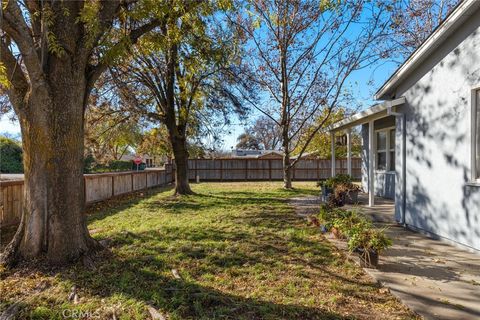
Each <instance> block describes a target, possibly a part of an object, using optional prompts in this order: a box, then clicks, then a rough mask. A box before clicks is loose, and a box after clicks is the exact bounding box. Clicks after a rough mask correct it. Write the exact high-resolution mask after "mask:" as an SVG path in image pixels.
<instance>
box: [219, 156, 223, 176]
mask: <svg viewBox="0 0 480 320" xmlns="http://www.w3.org/2000/svg"><path fill="white" fill-rule="evenodd" d="M220 181H223V160H222V159H220Z"/></svg>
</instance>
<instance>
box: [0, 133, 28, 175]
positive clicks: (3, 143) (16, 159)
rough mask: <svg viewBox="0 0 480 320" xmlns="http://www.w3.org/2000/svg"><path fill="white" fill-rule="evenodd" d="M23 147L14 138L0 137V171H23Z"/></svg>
mask: <svg viewBox="0 0 480 320" xmlns="http://www.w3.org/2000/svg"><path fill="white" fill-rule="evenodd" d="M22 155H23V151H22V147H21V146H20V145H19V144H18V143H17V142H16V141H14V140H12V139H9V138H6V137H0V172H2V173H22V172H23V161H22Z"/></svg>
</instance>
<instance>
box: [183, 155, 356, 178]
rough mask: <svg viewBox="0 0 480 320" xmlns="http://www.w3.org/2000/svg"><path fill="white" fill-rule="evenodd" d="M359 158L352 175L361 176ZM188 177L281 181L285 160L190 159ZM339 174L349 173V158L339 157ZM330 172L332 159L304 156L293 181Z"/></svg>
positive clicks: (295, 169) (295, 170)
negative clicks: (306, 157)
mask: <svg viewBox="0 0 480 320" xmlns="http://www.w3.org/2000/svg"><path fill="white" fill-rule="evenodd" d="M361 165H362V161H361V159H360V158H353V159H352V176H353V177H354V178H355V179H360V178H361ZM188 166H189V168H190V170H189V174H188V177H189V179H190V180H196V177H197V176H198V177H199V178H200V180H201V181H202V180H203V181H242V180H260V181H261V180H282V179H283V169H282V168H283V164H282V159H268V160H267V159H237V158H232V159H190V160H189V161H188ZM335 166H336V167H335V168H336V173H337V174H338V173H345V174H346V173H347V159H336V161H335ZM330 175H331V160H330V159H302V160H299V161H298V162H297V163H296V164H295V167H294V170H293V180H297V181H299V180H300V181H318V180H320V179H327V178H329V177H330Z"/></svg>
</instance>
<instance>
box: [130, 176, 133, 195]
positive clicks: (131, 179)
mask: <svg viewBox="0 0 480 320" xmlns="http://www.w3.org/2000/svg"><path fill="white" fill-rule="evenodd" d="M130 177H131V178H132V179H131V180H132V192H133V172H132V173H130Z"/></svg>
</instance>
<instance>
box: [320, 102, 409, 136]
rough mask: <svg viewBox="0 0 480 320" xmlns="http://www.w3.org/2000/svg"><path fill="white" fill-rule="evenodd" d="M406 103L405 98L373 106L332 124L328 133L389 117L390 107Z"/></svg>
mask: <svg viewBox="0 0 480 320" xmlns="http://www.w3.org/2000/svg"><path fill="white" fill-rule="evenodd" d="M405 101H406V99H405V97H400V98H398V99H395V100H389V101H383V102H382V103H378V104H374V105H373V106H371V107H370V108H368V109H367V110H364V111H361V112H358V113H356V114H354V115H352V116H350V117H348V118H346V119H343V120H341V121H338V122H336V123H334V124H332V125H331V126H330V127H329V128H328V131H330V132H335V131H340V130H345V129H349V128H352V127H355V126H358V125H361V124H364V123H367V122H369V121H372V120H376V119H380V118H384V117H387V116H389V115H390V112H391V109H392V107H395V106H398V105H402V104H404V103H405Z"/></svg>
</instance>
